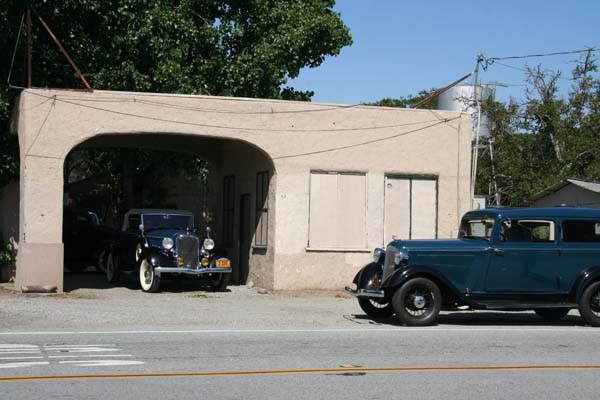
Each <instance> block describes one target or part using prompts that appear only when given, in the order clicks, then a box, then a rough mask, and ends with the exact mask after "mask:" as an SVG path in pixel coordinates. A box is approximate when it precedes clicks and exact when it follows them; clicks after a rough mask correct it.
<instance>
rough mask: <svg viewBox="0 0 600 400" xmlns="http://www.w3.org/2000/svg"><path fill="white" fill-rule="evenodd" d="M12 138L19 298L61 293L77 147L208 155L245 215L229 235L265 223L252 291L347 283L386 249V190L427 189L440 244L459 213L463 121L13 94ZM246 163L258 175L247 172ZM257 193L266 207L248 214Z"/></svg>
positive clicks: (464, 196)
mask: <svg viewBox="0 0 600 400" xmlns="http://www.w3.org/2000/svg"><path fill="white" fill-rule="evenodd" d="M13 131H14V132H18V134H19V145H20V151H21V154H20V159H21V173H20V200H19V201H20V208H19V249H18V255H17V257H18V258H17V277H16V286H17V288H20V289H22V288H23V287H28V286H54V287H56V289H57V290H58V291H62V289H63V287H62V285H63V281H62V277H63V261H64V260H63V244H62V213H63V207H62V205H63V196H64V193H63V185H64V177H63V169H64V160H65V158H66V157H67V155H68V154H69V153H70V152H71V150H72V149H73V148H74V147H76V146H77V145H80V144H82V143H85V145H92V144H95V145H99V146H101V145H103V144H104V145H106V143H108V142H105V141H111V142H112V143H113V144H118V145H120V146H133V147H136V148H139V147H143V146H144V145H145V144H144V143H140V142H141V139H143V138H146V139H148V138H157V140H158V139H160V138H163V139H164V138H168V140H165V141H162V142H161V140H162V139H161V140H159V142H160V143H162V144H160V143H159V145H158V147H159V148H162V147H161V146H167V147H168V148H169V149H171V150H175V151H177V149H179V150H180V151H181V150H184V151H188V152H189V151H190V150H191V147H193V146H194V143H195V144H196V145H198V146H209V147H210V146H212V145H215V146H214V150H211V151H207V152H206V153H207V154H206V156H207V157H209V156H210V157H216V156H218V157H219V158H220V160H221V167H220V169H219V168H217V169H218V170H219V171H220V173H221V175H222V178H223V182H222V185H223V188H224V187H225V178H226V177H228V176H230V175H233V176H236V178H235V185H234V187H235V188H236V189H235V190H234V191H233V193H234V196H233V197H234V203H235V204H240V205H243V207H244V210H245V211H244V212H241V213H239V214H237V212H236V211H234V216H233V217H232V219H233V220H234V226H237V225H240V224H241V222H242V221H241V220H240V219H238V218H241V216H245V218H246V219H248V218H249V220H250V221H251V224H256V223H257V222H256V220H257V218H256V214H257V212H260V213H264V214H266V215H267V220H268V222H267V223H266V227H265V229H264V230H262V231H261V232H262V233H261V235H260V240H259V241H258V243H257V231H256V230H255V232H254V240H253V245H254V246H253V247H252V250H251V253H252V254H251V257H250V268H249V277H248V281H251V282H252V283H253V284H254V285H256V286H260V287H264V288H266V289H288V290H294V289H337V288H343V286H344V285H346V284H347V283H348V282H350V281H351V280H352V277H353V275H354V273H355V272H356V271H357V270H358V269H359V268H360V267H361V266H363V265H364V264H365V263H367V262H369V260H370V252H371V251H372V248H373V247H376V246H381V245H383V244H384V243H385V242H387V241H389V238H385V237H384V236H385V230H384V214H385V213H384V197H385V192H384V186H385V185H384V180H385V177H386V176H413V177H414V176H416V177H419V176H426V177H433V178H435V179H436V182H437V184H436V185H435V191H432V193H431V194H427V196H429V197H428V203H432V204H433V203H435V204H437V205H438V207H437V208H436V209H435V210H434V211H433V212H434V213H435V214H436V224H435V230H436V235H438V236H439V237H448V236H453V234H454V233H455V232H456V227H457V223H458V220H459V219H460V216H461V215H462V213H463V212H464V211H465V210H467V209H468V208H469V207H470V187H469V184H470V169H469V167H470V164H471V162H470V151H469V149H470V139H471V137H470V116H469V115H468V114H461V113H455V112H446V111H431V110H406V109H391V108H382V107H367V106H352V107H349V106H343V105H332V104H317V103H306V102H289V101H277V100H261V99H242V98H224V97H211V96H188V95H166V94H150V93H128V92H109V91H95V92H93V93H78V92H67V91H60V90H41V89H27V90H24V91H23V92H22V93H21V94H20V99H19V104H18V107H17V110H16V115H15V118H14V119H13ZM156 147H157V145H156V144H153V145H150V148H156ZM250 149H252V150H251V151H250ZM191 151H192V152H194V150H193V149H192V150H191ZM200 153H201V152H200ZM200 153H198V154H200ZM260 160H263V161H264V160H266V163H265V164H264V165H265V168H264V169H263V170H260V171H258V170H257V168H256V167H257V166H258V165H260V162H259V161H260ZM209 161H211V160H209ZM211 162H213V161H211ZM213 164H215V162H213ZM215 165H218V163H217V164H215ZM233 166H236V167H235V168H233ZM275 171H276V174H275ZM237 174H240V176H242V175H243V176H244V177H245V178H243V179H242V178H237ZM265 182H266V183H265ZM242 184H243V185H245V186H244V188H245V189H244V188H242V186H243V185H242ZM229 185H230V186H231V182H229ZM221 191H222V192H223V195H224V193H225V190H224V189H221ZM259 192H260V193H261V198H262V197H264V198H265V199H266V201H265V203H264V204H266V207H264V204H263V207H260V205H258V206H257V202H256V201H255V198H256V193H259ZM253 193H254V197H253V195H252V194H253ZM427 193H429V192H427ZM242 195H249V196H245V197H243V198H242ZM434 195H436V196H437V197H435V199H434V197H432V196H434ZM238 196H239V197H238ZM429 200H432V201H429ZM433 200H435V201H433ZM258 203H260V202H258ZM221 206H222V205H221ZM228 209H230V208H228ZM253 213H254V214H253ZM217 214H220V213H217ZM253 215H254V216H253ZM248 216H249V217H248ZM220 218H224V217H220ZM253 220H254V221H253ZM258 220H259V221H260V219H258ZM260 223H262V222H260ZM241 225H243V224H241ZM347 228H348V229H347ZM453 232H454V233H453ZM235 239H236V238H235V235H234V240H235ZM238 239H239V237H238ZM40 260H43V263H41V262H40Z"/></svg>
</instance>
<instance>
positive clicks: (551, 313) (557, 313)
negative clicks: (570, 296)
mask: <svg viewBox="0 0 600 400" xmlns="http://www.w3.org/2000/svg"><path fill="white" fill-rule="evenodd" d="M569 311H570V309H568V308H538V309H536V310H535V313H536V314H537V315H539V316H540V317H542V318H544V319H545V320H546V321H550V322H557V321H560V320H561V319H563V318H564V317H565V316H566V315H567V314H568V313H569Z"/></svg>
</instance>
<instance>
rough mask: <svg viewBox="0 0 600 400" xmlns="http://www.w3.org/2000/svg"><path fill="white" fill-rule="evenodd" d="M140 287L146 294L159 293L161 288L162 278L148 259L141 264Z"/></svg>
mask: <svg viewBox="0 0 600 400" xmlns="http://www.w3.org/2000/svg"><path fill="white" fill-rule="evenodd" d="M140 285H141V286H142V290H143V291H144V292H149V293H154V292H158V289H159V287H160V276H158V275H157V274H156V272H154V267H153V266H152V264H150V262H149V261H148V260H147V259H145V258H144V259H142V261H141V262H140Z"/></svg>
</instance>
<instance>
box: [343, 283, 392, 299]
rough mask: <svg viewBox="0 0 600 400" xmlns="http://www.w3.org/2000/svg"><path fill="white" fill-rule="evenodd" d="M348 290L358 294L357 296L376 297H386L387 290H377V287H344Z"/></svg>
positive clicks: (355, 294)
mask: <svg viewBox="0 0 600 400" xmlns="http://www.w3.org/2000/svg"><path fill="white" fill-rule="evenodd" d="M344 289H345V290H346V292H348V293H350V294H352V295H354V296H356V297H376V298H378V299H381V298H384V297H385V292H384V291H383V290H375V289H356V290H354V289H352V288H349V287H348V286H346V287H345V288H344Z"/></svg>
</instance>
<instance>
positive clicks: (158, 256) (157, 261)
mask: <svg viewBox="0 0 600 400" xmlns="http://www.w3.org/2000/svg"><path fill="white" fill-rule="evenodd" d="M143 259H147V260H149V261H150V264H152V266H153V267H158V266H161V267H175V266H176V265H175V261H174V259H173V257H172V256H170V255H168V254H167V253H165V252H164V251H163V250H160V249H157V248H154V247H148V248H146V249H144V252H143V253H142V255H141V256H140V261H139V262H140V263H141V262H142V261H141V260H143Z"/></svg>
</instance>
